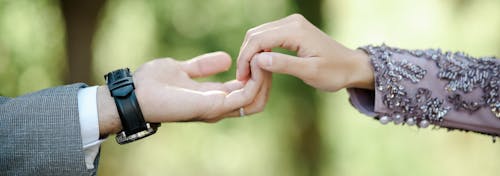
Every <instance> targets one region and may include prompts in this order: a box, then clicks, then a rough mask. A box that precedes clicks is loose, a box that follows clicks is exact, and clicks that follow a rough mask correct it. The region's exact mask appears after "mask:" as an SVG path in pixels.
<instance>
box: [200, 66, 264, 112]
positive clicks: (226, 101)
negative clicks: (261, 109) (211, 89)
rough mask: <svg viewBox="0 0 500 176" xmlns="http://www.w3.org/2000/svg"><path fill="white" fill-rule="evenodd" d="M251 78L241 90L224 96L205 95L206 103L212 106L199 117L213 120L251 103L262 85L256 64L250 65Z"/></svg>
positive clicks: (260, 71)
mask: <svg viewBox="0 0 500 176" xmlns="http://www.w3.org/2000/svg"><path fill="white" fill-rule="evenodd" d="M251 68H252V78H251V79H250V80H248V82H247V83H246V84H245V86H244V87H243V88H242V89H239V90H235V91H232V92H231V93H229V94H227V95H226V96H223V97H221V96H220V95H218V94H207V100H206V101H207V102H209V103H211V104H212V106H211V108H210V109H208V110H207V111H206V113H205V114H202V115H201V116H202V117H204V118H205V119H207V120H208V119H213V118H216V117H219V116H221V115H222V114H225V113H227V112H230V111H233V110H235V109H239V108H240V107H244V106H246V105H248V104H250V103H252V102H253V100H254V99H255V97H256V95H257V93H258V92H259V90H260V88H261V86H262V83H263V81H264V80H263V70H262V69H260V68H259V67H258V66H257V63H256V62H253V63H252V64H251Z"/></svg>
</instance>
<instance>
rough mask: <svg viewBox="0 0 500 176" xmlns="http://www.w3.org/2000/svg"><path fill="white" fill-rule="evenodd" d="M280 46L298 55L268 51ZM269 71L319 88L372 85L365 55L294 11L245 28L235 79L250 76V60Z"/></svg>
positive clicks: (371, 73) (371, 86)
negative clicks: (274, 19)
mask: <svg viewBox="0 0 500 176" xmlns="http://www.w3.org/2000/svg"><path fill="white" fill-rule="evenodd" d="M275 47H280V48H284V49H288V50H291V51H296V52H297V56H290V55H285V54H281V53H276V52H270V51H271V49H272V48H275ZM252 58H255V59H257V60H258V65H259V66H260V67H261V68H263V69H265V70H268V71H271V72H277V73H284V74H290V75H293V76H296V77H298V78H300V79H302V80H303V81H304V82H305V83H307V84H309V85H311V86H313V87H316V88H318V89H322V90H327V91H337V90H339V89H341V88H346V87H357V88H367V89H373V71H372V68H371V66H370V63H369V58H368V56H367V55H366V54H365V53H364V52H362V51H359V50H352V49H349V48H346V47H344V46H343V45H341V44H339V43H337V42H336V41H334V40H332V39H330V37H329V36H327V35H326V34H325V33H323V32H322V31H321V30H319V29H318V28H316V27H315V26H314V25H312V24H311V23H310V22H309V21H307V20H306V19H305V18H304V17H303V16H301V15H298V14H294V15H291V16H288V17H286V18H283V19H280V20H277V21H273V22H270V23H266V24H263V25H260V26H257V27H255V28H252V29H250V30H248V32H247V34H246V37H245V39H244V41H243V44H242V46H241V50H240V54H239V57H238V71H237V78H238V80H243V81H244V80H247V79H249V78H250V73H249V72H250V62H251V60H252Z"/></svg>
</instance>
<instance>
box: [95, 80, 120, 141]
mask: <svg viewBox="0 0 500 176" xmlns="http://www.w3.org/2000/svg"><path fill="white" fill-rule="evenodd" d="M97 111H98V114H99V134H100V136H101V137H105V136H108V135H109V134H116V133H118V132H119V131H121V129H122V125H121V121H120V117H119V115H118V110H117V108H116V104H115V101H114V99H113V97H111V94H110V92H109V89H108V86H99V88H98V90H97Z"/></svg>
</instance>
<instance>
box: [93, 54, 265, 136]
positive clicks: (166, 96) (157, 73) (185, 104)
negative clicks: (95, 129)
mask: <svg viewBox="0 0 500 176" xmlns="http://www.w3.org/2000/svg"><path fill="white" fill-rule="evenodd" d="M250 65H251V66H250V67H251V68H250V70H251V71H252V78H251V79H248V80H246V81H245V82H241V81H237V80H232V81H229V82H226V83H219V82H197V81H195V80H193V78H200V77H207V76H210V75H213V74H216V73H220V72H223V71H227V70H228V69H229V67H230V66H231V58H230V56H229V55H228V54H227V53H224V52H215V53H209V54H204V55H201V56H198V57H195V58H193V59H191V60H188V61H176V60H174V59H170V58H167V59H156V60H152V61H149V62H147V63H145V64H143V65H142V66H141V67H140V68H138V69H137V71H135V73H134V74H133V80H134V86H135V88H136V89H135V92H136V95H137V99H138V102H139V105H140V107H141V110H142V112H143V115H144V118H145V120H146V121H147V122H186V121H202V122H217V121H219V120H221V119H223V118H225V117H235V116H239V108H240V107H244V108H245V114H247V115H250V114H253V113H257V112H261V111H262V110H263V109H264V106H265V103H266V102H267V97H268V93H269V89H270V85H271V74H270V73H269V72H266V71H263V70H262V69H260V68H259V67H258V66H257V63H256V62H253V63H251V64H250ZM97 96H98V97H97V102H98V115H99V132H100V135H101V136H107V135H109V134H115V133H118V132H119V131H121V129H122V126H121V122H120V118H119V116H118V111H117V109H116V105H115V103H114V100H113V98H112V97H111V96H110V92H109V89H108V88H107V86H100V87H99V88H98V91H97Z"/></svg>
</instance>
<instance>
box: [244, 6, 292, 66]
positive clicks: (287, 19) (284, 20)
mask: <svg viewBox="0 0 500 176" xmlns="http://www.w3.org/2000/svg"><path fill="white" fill-rule="evenodd" d="M296 15H298V14H293V15H289V16H287V17H285V18H282V19H279V20H276V21H272V22H268V23H264V24H262V25H259V26H257V27H254V28H252V29H249V30H248V31H247V33H246V35H245V38H244V39H243V42H242V44H245V43H246V41H247V40H248V39H249V38H250V36H251V35H252V34H255V33H258V32H261V31H265V30H267V29H270V28H274V27H278V26H281V25H283V24H286V23H289V22H290V21H293V20H294V18H295V17H296ZM242 48H243V45H242V46H241V47H240V53H239V54H238V58H239V56H240V54H241V49H242Z"/></svg>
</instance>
